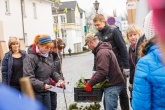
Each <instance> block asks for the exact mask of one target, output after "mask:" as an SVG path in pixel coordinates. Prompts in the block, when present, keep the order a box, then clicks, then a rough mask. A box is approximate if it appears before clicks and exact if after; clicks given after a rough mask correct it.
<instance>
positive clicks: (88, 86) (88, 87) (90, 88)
mask: <svg viewBox="0 0 165 110" xmlns="http://www.w3.org/2000/svg"><path fill="white" fill-rule="evenodd" d="M84 90H85V91H86V92H91V91H92V87H91V86H90V85H89V84H88V83H86V85H85V88H84Z"/></svg>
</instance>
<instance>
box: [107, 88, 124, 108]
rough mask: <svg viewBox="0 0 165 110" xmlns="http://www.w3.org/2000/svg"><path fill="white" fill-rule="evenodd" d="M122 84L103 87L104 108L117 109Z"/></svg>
mask: <svg viewBox="0 0 165 110" xmlns="http://www.w3.org/2000/svg"><path fill="white" fill-rule="evenodd" d="M122 88H123V86H112V87H108V88H104V99H105V109H106V110H117V105H118V102H117V101H118V96H119V93H120V92H121V90H122Z"/></svg>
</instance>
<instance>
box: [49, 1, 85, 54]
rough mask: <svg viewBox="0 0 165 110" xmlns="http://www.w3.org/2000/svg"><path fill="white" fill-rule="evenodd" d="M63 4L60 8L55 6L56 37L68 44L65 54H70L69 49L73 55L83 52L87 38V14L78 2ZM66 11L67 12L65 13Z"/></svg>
mask: <svg viewBox="0 0 165 110" xmlns="http://www.w3.org/2000/svg"><path fill="white" fill-rule="evenodd" d="M61 4H62V5H60V6H58V4H55V5H54V8H53V9H52V13H53V18H54V30H55V36H56V37H59V38H61V39H63V41H64V42H65V43H66V48H65V50H64V51H65V53H68V49H69V48H70V49H71V50H72V52H73V53H77V52H81V51H82V47H83V45H84V37H85V32H84V28H85V26H86V23H85V12H84V11H83V10H82V9H81V8H80V7H79V6H78V3H77V1H68V2H61ZM57 7H58V8H59V9H58V12H57V10H56V8H57ZM66 9H67V12H64V10H66ZM56 31H57V32H58V33H56Z"/></svg>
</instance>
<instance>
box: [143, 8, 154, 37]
mask: <svg viewBox="0 0 165 110" xmlns="http://www.w3.org/2000/svg"><path fill="white" fill-rule="evenodd" d="M152 15H153V12H152V11H150V12H149V13H148V14H147V16H146V17H145V21H144V34H145V37H146V40H150V39H151V38H153V37H154V36H155V35H156V30H155V28H154V27H153V23H152Z"/></svg>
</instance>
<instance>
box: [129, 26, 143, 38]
mask: <svg viewBox="0 0 165 110" xmlns="http://www.w3.org/2000/svg"><path fill="white" fill-rule="evenodd" d="M133 33H135V34H138V35H139V37H140V36H142V31H141V29H140V27H139V26H137V25H135V24H130V25H129V26H128V28H127V31H126V36H127V38H128V34H133Z"/></svg>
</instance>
